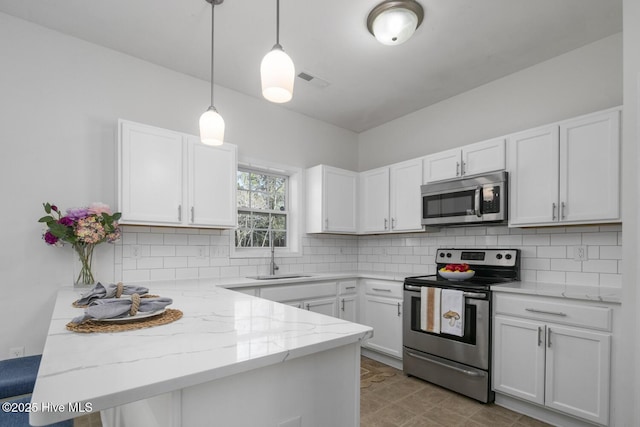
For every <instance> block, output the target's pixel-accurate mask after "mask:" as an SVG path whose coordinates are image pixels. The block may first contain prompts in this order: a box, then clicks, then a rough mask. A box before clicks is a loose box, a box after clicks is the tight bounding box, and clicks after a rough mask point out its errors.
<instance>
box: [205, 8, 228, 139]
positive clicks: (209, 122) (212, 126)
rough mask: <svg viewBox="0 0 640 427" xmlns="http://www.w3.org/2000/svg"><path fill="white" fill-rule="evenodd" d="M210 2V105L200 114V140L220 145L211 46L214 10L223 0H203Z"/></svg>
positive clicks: (220, 124) (221, 123)
mask: <svg viewBox="0 0 640 427" xmlns="http://www.w3.org/2000/svg"><path fill="white" fill-rule="evenodd" d="M205 1H206V2H207V3H210V4H211V105H210V106H209V108H208V109H207V111H205V112H204V113H203V114H202V116H200V141H202V143H203V144H206V145H222V144H223V143H224V120H223V119H222V116H221V115H220V114H219V113H218V110H216V107H214V106H213V50H214V49H213V47H214V38H213V34H214V31H213V29H214V27H213V24H214V22H215V19H214V10H215V6H216V5H220V4H222V2H223V1H224V0H205Z"/></svg>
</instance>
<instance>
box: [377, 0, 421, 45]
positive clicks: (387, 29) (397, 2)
mask: <svg viewBox="0 0 640 427" xmlns="http://www.w3.org/2000/svg"><path fill="white" fill-rule="evenodd" d="M423 18H424V9H422V6H421V5H420V3H418V2H416V1H415V0H387V1H384V2H382V3H380V4H379V5H377V6H376V7H374V8H373V10H372V11H371V12H369V16H368V17H367V28H368V29H369V32H370V33H371V34H373V35H374V36H375V38H376V39H377V40H378V41H379V42H380V43H382V44H386V45H396V44H401V43H404V42H406V41H407V40H409V38H410V37H411V36H412V35H413V33H414V32H415V31H416V29H417V28H418V27H419V26H420V24H421V23H422V19H423Z"/></svg>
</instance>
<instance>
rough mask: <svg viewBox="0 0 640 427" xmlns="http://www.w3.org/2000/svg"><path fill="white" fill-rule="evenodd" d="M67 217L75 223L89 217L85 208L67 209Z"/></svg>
mask: <svg viewBox="0 0 640 427" xmlns="http://www.w3.org/2000/svg"><path fill="white" fill-rule="evenodd" d="M67 216H68V217H69V218H71V219H72V220H73V221H75V220H78V219H82V218H86V217H87V216H89V211H88V210H87V208H71V209H67Z"/></svg>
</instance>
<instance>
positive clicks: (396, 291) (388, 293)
mask: <svg viewBox="0 0 640 427" xmlns="http://www.w3.org/2000/svg"><path fill="white" fill-rule="evenodd" d="M365 284H366V293H367V294H369V295H379V296H381V297H391V298H400V299H402V282H391V281H387V280H367V281H366V282H365Z"/></svg>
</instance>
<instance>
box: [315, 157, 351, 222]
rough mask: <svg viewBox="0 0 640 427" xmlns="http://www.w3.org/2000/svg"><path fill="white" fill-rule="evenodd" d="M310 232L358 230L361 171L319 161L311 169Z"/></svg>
mask: <svg viewBox="0 0 640 427" xmlns="http://www.w3.org/2000/svg"><path fill="white" fill-rule="evenodd" d="M306 178H307V194H306V197H307V233H355V232H356V231H357V228H358V226H357V204H358V174H357V173H356V172H351V171H348V170H344V169H338V168H334V167H331V166H326V165H318V166H314V167H312V168H309V169H307V173H306Z"/></svg>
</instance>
